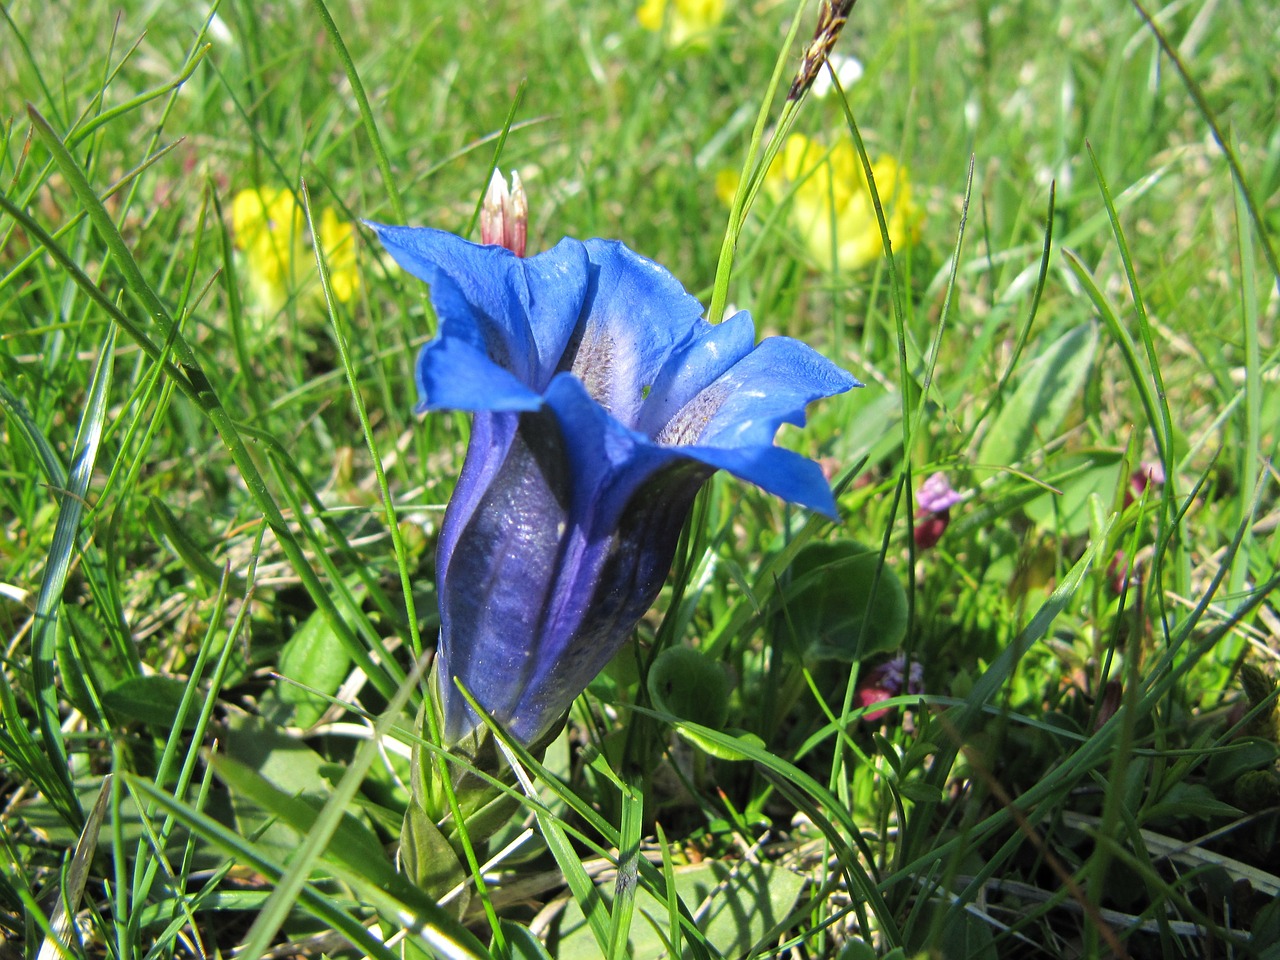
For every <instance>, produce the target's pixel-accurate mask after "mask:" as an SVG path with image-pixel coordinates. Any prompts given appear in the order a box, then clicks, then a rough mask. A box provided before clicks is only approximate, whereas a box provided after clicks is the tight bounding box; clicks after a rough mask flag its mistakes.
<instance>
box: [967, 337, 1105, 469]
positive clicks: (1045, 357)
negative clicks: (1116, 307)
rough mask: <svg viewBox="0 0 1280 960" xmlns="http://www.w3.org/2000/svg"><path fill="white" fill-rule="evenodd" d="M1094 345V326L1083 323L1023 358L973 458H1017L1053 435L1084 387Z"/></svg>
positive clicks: (999, 461)
mask: <svg viewBox="0 0 1280 960" xmlns="http://www.w3.org/2000/svg"><path fill="white" fill-rule="evenodd" d="M1097 346H1098V328H1097V326H1096V325H1095V324H1092V323H1087V324H1083V325H1081V326H1078V327H1076V328H1075V329H1074V330H1071V331H1070V332H1068V333H1067V334H1066V335H1064V336H1062V337H1060V338H1058V339H1057V340H1056V341H1054V342H1053V343H1051V344H1049V346H1047V347H1046V348H1045V349H1044V351H1043V352H1042V353H1041V354H1040V355H1039V356H1038V357H1036V359H1034V360H1032V361H1031V362H1030V363H1028V364H1027V365H1026V367H1025V369H1024V370H1023V371H1022V375H1021V376H1020V377H1019V378H1018V385H1017V387H1016V388H1015V389H1014V391H1013V395H1012V396H1011V397H1010V398H1009V401H1008V402H1007V403H1006V404H1005V405H1004V407H1003V408H1002V409H1001V410H1000V412H999V414H997V415H996V419H995V421H994V422H993V423H992V424H991V428H990V429H989V430H988V431H987V435H986V437H984V438H983V441H982V445H981V446H980V447H979V448H978V459H977V462H978V463H981V464H986V465H990V466H1001V467H1003V466H1008V465H1010V464H1014V463H1021V462H1023V461H1024V460H1026V458H1027V457H1028V456H1029V455H1030V454H1032V453H1035V452H1036V451H1037V450H1039V449H1040V448H1041V447H1042V446H1044V444H1045V443H1046V442H1047V441H1049V440H1052V439H1053V438H1054V436H1055V435H1056V433H1057V430H1058V427H1059V426H1061V424H1062V421H1063V420H1064V419H1066V416H1067V413H1068V412H1069V411H1070V410H1071V407H1072V405H1073V404H1075V402H1076V401H1077V400H1078V399H1079V397H1080V394H1081V392H1082V391H1083V390H1084V384H1085V378H1086V376H1088V373H1089V368H1090V367H1091V366H1092V364H1093V355H1094V352H1095V350H1096V349H1097Z"/></svg>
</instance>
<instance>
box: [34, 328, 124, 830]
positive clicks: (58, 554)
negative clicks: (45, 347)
mask: <svg viewBox="0 0 1280 960" xmlns="http://www.w3.org/2000/svg"><path fill="white" fill-rule="evenodd" d="M115 342H116V333H115V328H114V327H111V328H109V329H108V330H107V336H106V339H105V340H104V341H103V344H102V349H101V352H100V353H99V354H98V363H97V366H96V367H95V368H94V371H93V379H92V380H91V381H90V384H89V392H88V398H87V401H86V403H85V408H84V412H83V414H82V416H81V418H80V426H79V428H78V429H77V431H76V439H75V444H74V447H73V450H72V456H71V469H70V471H69V472H68V474H67V486H66V489H65V490H63V491H62V502H61V503H60V504H59V506H58V521H57V525H56V526H55V527H54V531H53V542H52V543H51V544H50V545H49V556H48V559H47V561H46V562H45V570H44V578H43V579H42V580H41V581H40V594H39V596H38V598H37V599H36V613H35V623H34V625H33V627H32V631H31V673H32V679H33V680H34V682H35V694H36V696H35V707H36V711H37V717H38V720H39V724H40V732H41V737H42V739H43V741H44V745H45V749H46V750H47V751H48V752H49V757H50V759H51V760H52V762H53V765H54V769H55V770H57V771H58V772H59V775H60V777H61V779H62V781H63V783H62V787H63V789H62V790H60V791H59V797H58V802H59V803H60V805H61V806H62V808H63V816H67V815H71V816H72V817H73V819H72V822H73V823H76V824H77V825H80V824H82V823H83V813H82V812H81V810H80V803H79V800H77V799H76V795H75V790H74V788H73V787H72V785H71V774H70V772H69V771H68V770H67V750H66V744H65V743H64V741H63V737H62V728H61V725H60V723H59V720H58V694H57V690H56V689H55V686H54V685H55V668H54V661H55V649H54V633H55V630H54V627H55V625H56V623H57V619H58V610H59V609H60V607H61V606H62V591H63V588H64V587H65V586H66V582H67V574H68V572H70V569H71V559H72V554H74V553H75V549H76V541H77V539H78V537H79V533H80V518H81V515H82V514H83V513H84V507H85V503H86V502H87V499H88V495H89V481H90V480H91V479H92V477H93V470H94V466H95V465H96V464H97V461H98V450H99V446H100V443H101V441H102V431H103V424H104V423H105V421H106V416H107V405H108V402H109V397H108V392H109V388H110V386H111V367H112V362H113V361H114V359H115ZM51 799H52V798H51Z"/></svg>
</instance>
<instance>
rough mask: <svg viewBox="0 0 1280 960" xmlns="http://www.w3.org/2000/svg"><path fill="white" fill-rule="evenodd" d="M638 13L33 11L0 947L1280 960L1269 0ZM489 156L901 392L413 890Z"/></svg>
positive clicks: (727, 497)
mask: <svg viewBox="0 0 1280 960" xmlns="http://www.w3.org/2000/svg"><path fill="white" fill-rule="evenodd" d="M637 6H638V5H636V4H628V3H623V4H609V3H585V2H577V0H545V2H536V3H525V4H487V5H481V4H456V3H453V2H448V3H444V2H439V3H437V2H431V0H418V2H387V3H377V4H372V3H370V4H363V3H362V4H340V3H337V2H331V4H330V6H329V7H328V8H326V7H325V6H324V4H323V3H322V2H321V0H314V2H303V0H296V2H293V0H290V2H279V3H275V2H273V3H247V2H243V0H226V2H224V3H221V4H214V5H213V6H202V5H200V4H198V3H195V2H189V0H173V2H163V3H149V4H142V3H126V4H123V5H121V4H114V5H113V4H107V3H101V2H94V0H89V2H85V3H75V4H37V3H32V2H26V0H18V2H16V3H15V2H9V3H5V4H3V6H0V12H3V14H4V22H3V23H0V38H2V39H0V191H3V192H2V194H0V432H2V442H0V625H2V626H3V636H4V639H5V647H4V651H3V660H2V661H0V668H2V669H0V718H2V719H0V859H2V860H3V869H0V955H3V956H5V957H16V956H20V955H25V956H31V957H35V956H36V955H37V954H39V956H40V957H42V958H44V957H54V956H57V953H58V949H59V948H58V946H57V944H58V943H60V944H61V945H62V946H61V949H62V950H63V951H65V952H66V953H67V954H69V955H71V956H77V957H79V956H85V957H89V956H93V957H102V956H110V957H116V958H135V957H139V958H147V960H152V958H156V960H158V958H163V957H169V956H182V957H193V956H216V955H226V954H230V953H231V952H232V951H233V950H237V949H240V950H241V952H239V953H237V954H236V955H237V956H241V957H243V956H247V955H252V956H253V957H257V956H263V955H268V954H269V955H272V956H281V957H283V956H292V955H304V954H306V955H311V954H314V955H319V954H321V953H325V954H328V955H331V956H334V955H344V956H371V957H379V958H390V957H392V956H394V955H401V956H403V955H413V956H417V955H440V956H490V955H492V956H499V957H542V956H547V955H550V956H555V957H592V956H603V955H609V956H626V955H628V953H630V955H633V956H636V957H650V956H655V957H656V956H664V955H670V954H675V953H683V954H685V955H688V956H706V957H717V956H724V957H737V956H747V955H750V956H752V957H831V956H839V957H845V958H860V957H870V956H887V955H895V954H896V955H898V956H911V955H916V954H919V953H920V952H922V951H929V950H931V951H936V952H935V953H934V955H940V956H945V957H949V958H952V957H953V958H960V957H966V958H974V960H979V958H993V957H1006V956H1017V957H1023V956H1025V957H1041V956H1047V957H1077V956H1082V957H1083V956H1125V955H1128V956H1134V957H1177V956H1184V955H1185V956H1200V957H1208V956H1215V957H1216V956H1221V957H1270V958H1277V957H1280V946H1277V944H1280V870H1277V867H1276V864H1278V863H1280V836H1278V828H1280V768H1278V766H1277V758H1278V757H1280V746H1278V743H1280V711H1278V709H1277V696H1278V695H1280V694H1278V693H1277V684H1276V677H1277V675H1278V674H1280V613H1278V612H1277V608H1276V603H1275V590H1276V587H1277V583H1278V580H1277V569H1278V568H1280V538H1278V537H1276V535H1275V528H1276V525H1277V521H1278V520H1280V502H1278V499H1277V479H1278V478H1277V476H1276V473H1275V469H1274V465H1273V460H1272V458H1273V457H1274V455H1275V452H1276V448H1277V425H1280V389H1277V378H1278V377H1280V364H1278V363H1277V342H1276V337H1275V329H1276V315H1277V310H1278V309H1280V297H1278V296H1277V292H1278V289H1280V267H1278V266H1277V259H1276V248H1277V246H1278V245H1280V123H1277V102H1280V8H1277V7H1276V6H1275V5H1274V4H1271V3H1269V2H1265V0H1233V2H1222V0H1207V2H1203V3H1182V2H1173V3H1169V4H1166V5H1163V6H1160V7H1154V6H1151V7H1146V8H1144V7H1142V6H1140V5H1139V4H1138V3H1136V2H1135V3H1132V4H1126V3H1122V2H1119V0H1063V2H1048V0H1008V2H1000V0H973V2H960V3H941V2H936V0H908V2H903V3H887V2H883V0H862V2H861V3H860V4H858V5H857V6H855V7H854V9H853V12H852V14H851V17H850V20H849V23H848V26H847V28H846V29H845V31H844V33H843V35H842V36H841V37H840V39H839V41H838V43H837V44H836V47H835V50H836V52H837V53H838V54H840V55H841V56H842V57H850V58H855V59H856V63H852V62H849V61H844V62H843V67H842V70H841V71H840V74H839V75H840V77H841V80H842V82H843V94H842V93H841V91H840V89H835V90H824V91H821V92H819V91H811V92H810V93H809V94H808V96H807V97H805V98H804V99H803V100H802V101H799V102H797V101H794V100H793V101H787V100H786V94H787V91H788V88H789V86H790V85H791V80H792V76H793V74H794V73H795V71H796V69H797V68H798V66H799V65H800V63H801V51H802V48H803V47H804V44H805V43H806V42H807V40H808V39H809V37H810V36H811V35H812V33H813V30H814V24H815V23H816V22H817V19H818V10H817V6H816V5H815V4H808V5H804V6H800V7H798V6H797V4H796V3H792V2H782V0H754V2H745V0H744V2H737V3H735V2H732V0H730V2H729V3H728V4H727V5H726V9H725V11H724V15H723V19H722V20H720V21H719V22H718V23H714V24H710V25H706V26H705V29H701V28H699V26H698V25H696V24H695V25H693V26H692V27H689V30H691V31H692V32H691V33H689V30H681V31H678V30H676V27H677V26H680V25H679V24H677V22H676V19H675V17H676V13H677V9H676V8H677V7H679V6H681V5H679V4H675V5H672V6H671V7H670V8H669V9H668V11H667V14H666V20H665V24H664V23H663V22H657V23H655V22H653V21H652V17H653V15H654V9H655V8H656V7H659V6H661V5H660V4H658V5H655V4H653V3H646V4H645V5H644V7H645V11H646V12H645V14H644V16H645V18H646V19H648V20H649V22H648V27H653V26H657V27H658V28H659V29H656V30H655V29H648V28H646V25H644V24H642V23H640V22H639V21H638V20H637V16H636V14H637V9H636V7H637ZM708 6H710V7H714V6H715V4H710V5H708ZM658 20H659V21H661V14H659V15H658ZM685 26H687V25H685ZM682 32H683V33H688V34H689V35H687V36H681V35H679V34H680V33H682ZM789 32H790V35H791V36H792V37H793V41H792V42H791V43H790V44H789V43H788V35H789ZM771 78H772V79H773V80H775V81H776V84H777V86H776V89H774V90H773V93H774V96H772V97H770V92H771ZM820 93H821V95H819V94H820ZM797 135H799V136H801V137H803V138H804V139H797V138H796V136H797ZM770 145H772V146H773V147H774V148H775V149H778V150H779V151H780V152H779V160H778V161H777V163H776V164H772V165H770V164H769V163H768V162H767V157H766V158H765V159H764V160H762V159H761V154H760V153H759V152H758V151H756V152H754V154H753V149H754V148H759V150H764V149H766V148H768V147H769V146H770ZM749 156H752V163H750V164H748V165H747V166H746V167H745V168H744V163H746V162H747V161H748V158H749ZM495 164H496V165H497V166H498V167H499V168H500V169H501V170H502V171H504V172H505V171H510V170H519V171H520V174H521V176H522V178H523V180H524V183H525V186H526V189H527V192H528V198H529V200H528V202H529V210H530V219H529V238H530V252H531V253H532V252H535V251H538V250H544V249H547V248H549V247H550V246H551V245H552V244H553V243H554V242H555V241H556V240H558V239H559V238H560V237H561V236H564V235H569V236H574V237H579V238H587V237H609V238H618V239H621V240H623V241H625V242H626V243H627V244H628V245H629V246H630V247H632V248H633V249H635V250H637V251H639V252H640V253H642V254H644V255H645V256H648V257H651V258H653V259H654V260H656V261H657V262H659V263H661V264H663V265H665V266H666V267H667V268H668V269H670V270H671V271H672V272H673V273H674V274H675V275H676V276H677V277H678V278H679V279H680V280H681V281H682V282H683V283H684V284H685V286H686V287H687V288H688V290H689V291H690V292H691V293H694V294H695V295H697V296H698V297H699V299H700V300H701V301H702V302H703V303H704V304H710V305H711V307H710V309H711V310H712V311H713V313H711V314H709V316H714V317H716V318H718V317H719V316H720V315H721V312H722V310H723V308H724V307H725V306H726V305H728V304H732V305H733V306H734V307H736V308H739V309H746V310H749V311H750V312H751V313H752V315H753V316H754V318H755V321H756V326H757V331H758V333H759V334H760V335H765V334H770V333H785V334H789V335H792V336H796V337H798V338H801V339H803V340H805V341H806V342H808V343H810V344H811V345H813V346H814V347H815V348H816V349H818V350H820V351H821V352H822V353H824V354H825V355H826V356H828V357H830V358H831V359H833V360H835V361H836V362H837V363H839V364H840V365H841V366H844V367H846V368H847V369H849V370H850V371H851V372H852V373H853V374H854V375H855V376H857V377H858V378H859V379H860V380H861V381H863V382H864V383H865V384H866V387H865V388H864V389H861V390H856V391H852V392H850V393H848V394H845V395H842V396H839V397H836V398H833V399H828V400H826V401H823V402H821V403H819V404H815V405H814V406H813V408H812V410H811V411H810V417H809V421H808V424H807V425H806V426H805V427H804V428H803V429H799V428H787V429H786V430H784V432H783V433H782V434H781V437H780V442H782V443H783V444H785V445H786V446H789V447H791V448H792V449H795V450H798V451H800V452H802V453H804V454H805V455H806V456H811V457H814V458H820V459H821V462H822V463H823V464H824V466H825V467H826V468H827V469H828V471H829V473H830V476H831V479H832V482H833V483H834V484H835V485H836V489H837V492H838V503H839V508H840V509H839V513H840V520H839V522H838V523H832V522H830V521H828V520H825V519H823V518H821V517H818V516H816V515H810V514H807V513H806V512H804V511H803V510H800V509H797V508H794V507H789V506H787V505H785V504H783V503H781V502H779V501H777V500H776V499H775V498H771V497H770V496H768V495H767V494H765V493H763V492H761V491H759V490H757V489H755V488H753V487H750V486H748V485H746V484H743V483H739V482H736V481H734V480H733V479H732V478H729V477H725V476H723V475H721V476H717V477H716V478H715V480H713V481H712V482H711V484H709V485H708V487H707V488H706V489H705V491H704V493H703V494H702V495H701V497H700V499H699V501H698V505H697V507H696V509H695V511H694V520H693V522H691V523H690V525H689V526H688V527H687V528H686V532H685V537H684V539H683V540H682V542H681V548H680V552H679V555H678V557H677V562H676V565H675V570H674V571H673V573H672V575H671V577H669V579H668V582H667V586H666V588H665V589H664V592H663V593H662V595H661V596H660V597H659V599H658V602H657V604H656V605H655V608H654V610H653V611H652V612H651V613H650V614H649V615H648V616H647V617H646V618H645V619H644V620H643V621H642V622H641V624H640V626H639V627H638V629H637V630H636V632H635V635H634V638H633V639H632V640H631V641H630V642H629V643H628V644H627V646H626V647H625V648H624V649H623V651H622V653H621V654H620V655H619V656H618V657H617V658H616V659H615V660H614V662H613V663H612V664H611V665H610V667H609V668H608V669H607V670H606V671H605V672H604V673H603V674H602V675H601V676H600V678H599V679H598V680H597V681H596V682H595V683H593V684H592V686H591V687H590V689H589V691H588V692H587V694H586V695H585V696H584V697H582V698H580V699H579V700H578V702H577V703H576V704H575V707H574V709H573V711H572V713H571V716H570V721H569V725H568V727H567V730H566V733H565V735H564V736H562V737H561V738H560V739H559V740H557V741H556V742H555V743H553V744H552V745H551V746H550V748H549V749H548V750H547V751H546V753H545V756H543V757H542V758H541V759H540V760H539V758H536V757H533V756H530V755H528V754H520V761H521V763H522V766H523V768H524V769H525V770H526V771H527V777H528V781H527V783H526V784H525V785H524V789H526V790H527V792H528V795H527V796H525V795H522V794H521V793H519V792H518V791H514V790H513V791H512V792H511V793H510V794H508V795H507V796H508V798H510V797H520V798H521V799H520V800H519V802H518V803H516V802H512V803H509V804H508V805H507V806H506V808H505V809H504V811H503V813H502V816H501V817H500V818H499V820H500V822H499V823H498V824H497V826H495V825H494V823H488V824H484V823H482V822H481V821H480V820H478V819H477V820H473V821H470V822H469V824H468V825H467V826H466V827H464V828H462V829H450V828H449V826H448V824H445V827H444V829H443V832H441V831H436V830H435V828H434V827H425V826H424V827H421V829H420V830H419V831H418V832H414V831H410V832H409V833H408V834H407V835H406V847H405V855H404V857H403V860H402V863H403V865H404V867H405V870H406V871H407V872H408V873H409V875H410V876H411V877H412V882H410V880H409V879H406V875H405V873H403V872H397V868H396V864H397V862H398V861H397V860H396V859H395V854H396V849H397V846H398V845H399V844H400V841H401V834H402V829H403V825H404V822H405V815H406V811H407V810H410V808H411V803H410V798H411V796H412V795H413V789H414V782H415V779H416V778H418V777H419V776H420V774H421V770H420V769H418V768H417V767H413V766H412V765H411V763H410V759H411V757H413V756H414V755H417V756H418V757H419V758H420V759H421V758H432V757H434V756H435V754H434V753H433V752H432V748H433V745H432V744H431V743H430V742H429V741H430V737H426V738H425V739H424V736H423V732H424V728H423V727H422V725H421V721H420V720H417V719H415V717H417V716H418V713H419V707H420V705H421V702H422V692H421V689H422V688H421V686H420V685H419V683H417V682H416V681H417V675H416V674H415V672H414V670H415V665H417V664H419V663H421V662H423V660H424V655H425V653H426V652H428V651H430V650H431V648H432V646H433V643H434V638H435V631H436V628H437V626H438V622H439V620H438V614H437V612H436V605H437V601H436V594H435V563H434V547H435V541H436V537H437V534H438V531H439V527H440V521H441V518H442V515H443V509H444V505H445V503H446V502H447V501H448V498H449V495H450V493H451V491H452V489H453V485H454V483H455V479H456V477H457V471H458V467H459V465H460V464H461V462H462V455H463V452H464V450H465V446H466V438H467V430H468V422H467V418H466V417H465V416H464V415H462V414H449V413H437V414H432V415H430V416H428V417H426V418H419V417H417V416H415V414H414V412H413V406H414V403H415V399H416V397H415V389H414V386H413V383H414V381H413V360H414V357H415V354H416V352H417V350H418V349H419V347H420V346H421V345H422V344H423V343H425V342H427V341H428V340H429V339H430V337H431V336H432V335H433V333H434V332H435V329H436V320H435V317H434V315H433V313H432V311H431V307H430V301H429V300H428V299H427V296H426V294H425V287H424V286H423V285H422V284H421V283H420V282H418V281H417V280H415V279H413V278H412V277H410V276H409V275H407V274H405V273H403V272H401V271H399V270H398V269H397V268H396V267H395V266H394V264H393V263H391V261H390V260H389V259H388V258H387V257H386V256H385V255H384V254H382V252H381V250H380V248H379V246H378V244H377V242H376V240H375V239H374V238H373V236H372V234H371V233H370V232H368V230H367V229H366V228H364V227H362V226H358V222H359V221H360V220H362V219H370V220H376V221H382V222H386V223H409V224H414V225H432V226H436V227H440V228H443V229H447V230H450V231H454V232H457V233H461V234H463V235H466V236H471V237H477V236H478V234H477V232H476V227H475V223H476V218H477V212H478V203H479V200H480V197H481V195H482V193H483V191H484V188H485V186H486V184H487V183H488V182H489V180H490V175H491V173H492V171H493V169H494V166H495ZM866 167H869V168H870V169H871V170H872V171H873V173H874V177H875V181H876V186H877V192H878V194H879V195H880V197H881V199H882V200H883V204H882V207H883V211H884V218H883V220H881V219H880V218H878V217H877V216H876V214H875V208H874V205H873V204H872V203H871V201H870V194H869V193H868V192H867V189H866V187H865V182H866V178H865V174H864V168H866ZM744 174H745V176H744ZM753 184H755V185H759V186H760V189H759V191H758V194H757V195H756V196H755V202H754V204H753V205H752V206H751V207H750V209H749V210H747V211H746V212H745V214H744V215H742V216H739V215H738V214H739V211H738V209H737V208H732V214H731V203H732V198H733V197H734V195H735V186H736V185H738V186H742V187H746V186H748V185H753ZM726 224H729V225H730V227H729V229H731V230H732V231H733V232H734V233H735V234H736V237H737V243H736V246H734V245H730V246H729V249H730V252H732V254H733V257H732V270H731V271H730V270H729V269H728V267H729V263H730V260H729V258H728V257H727V256H722V251H724V250H725V249H726V245H725V243H724V239H725V236H726ZM882 227H883V230H882ZM886 237H887V238H888V239H889V240H890V241H891V243H892V247H893V255H892V256H887V255H886V251H885V249H884V242H883V241H884V239H885V238H886ZM317 253H319V254H320V256H319V257H317ZM318 259H319V260H321V261H323V262H324V264H325V271H324V273H325V280H324V282H322V281H321V277H320V270H319V269H318V268H317V260H318ZM935 475H940V478H938V479H932V478H934V477H935ZM953 493H954V495H952V494H953ZM930 494H932V495H933V499H932V500H931V499H930ZM922 497H923V499H922ZM428 765H429V764H428ZM494 789H495V790H496V789H497V788H496V787H495V788H494ZM508 789H511V788H508ZM410 820H411V821H412V817H411V818H410ZM481 874H482V875H483V879H484V882H483V883H480V884H476V883H475V877H476V876H477V875H481ZM455 887H457V888H458V889H454V888H455Z"/></svg>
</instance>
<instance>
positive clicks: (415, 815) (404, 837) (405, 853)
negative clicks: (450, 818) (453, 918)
mask: <svg viewBox="0 0 1280 960" xmlns="http://www.w3.org/2000/svg"><path fill="white" fill-rule="evenodd" d="M400 868H401V869H402V870H403V871H404V872H405V874H406V875H407V876H408V878H409V879H410V881H412V882H413V883H414V884H416V885H417V886H418V887H419V888H421V889H422V890H425V891H427V892H428V893H429V894H431V895H432V896H433V897H435V898H436V899H439V898H441V897H443V896H444V895H445V894H446V893H448V892H449V891H450V890H452V889H453V888H454V887H456V886H458V885H459V884H465V883H466V881H468V880H469V879H470V878H471V873H470V871H468V870H467V868H466V866H465V865H463V863H462V861H461V860H459V859H458V854H457V852H456V851H455V850H454V849H453V847H452V846H450V844H449V841H448V840H447V839H446V838H445V836H444V834H443V833H441V832H440V828H439V827H437V826H436V823H435V821H434V820H432V819H431V817H430V816H429V815H428V814H427V812H426V811H425V810H424V809H423V808H422V804H420V803H418V801H417V800H414V801H413V802H411V803H410V804H409V809H408V810H407V811H405V815H404V826H403V827H402V828H401V830H400ZM469 899H470V895H469V888H468V887H465V886H464V887H463V893H462V896H461V897H459V898H458V899H457V900H456V901H455V906H454V907H453V908H451V909H453V910H454V912H455V914H458V915H461V914H462V913H463V912H465V910H466V907H467V901H468V900H469Z"/></svg>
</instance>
